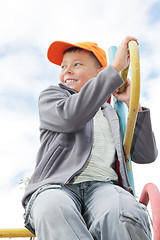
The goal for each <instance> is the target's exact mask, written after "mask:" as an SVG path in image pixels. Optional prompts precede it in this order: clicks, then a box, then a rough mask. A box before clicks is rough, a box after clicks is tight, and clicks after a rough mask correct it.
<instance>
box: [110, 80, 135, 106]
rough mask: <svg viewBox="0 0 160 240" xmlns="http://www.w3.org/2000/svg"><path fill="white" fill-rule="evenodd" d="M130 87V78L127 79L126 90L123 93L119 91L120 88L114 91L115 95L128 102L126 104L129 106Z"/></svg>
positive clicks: (118, 98) (119, 99)
mask: <svg viewBox="0 0 160 240" xmlns="http://www.w3.org/2000/svg"><path fill="white" fill-rule="evenodd" d="M130 87H131V82H130V80H129V79H127V82H126V85H125V90H124V92H122V93H119V88H118V89H117V90H116V91H115V92H114V93H113V96H114V97H115V98H116V99H117V100H118V101H122V102H124V103H126V105H127V106H128V107H129V102H130Z"/></svg>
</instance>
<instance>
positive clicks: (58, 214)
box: [30, 187, 93, 240]
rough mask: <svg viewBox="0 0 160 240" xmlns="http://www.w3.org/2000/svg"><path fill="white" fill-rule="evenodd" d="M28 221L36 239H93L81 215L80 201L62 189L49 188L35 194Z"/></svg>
mask: <svg viewBox="0 0 160 240" xmlns="http://www.w3.org/2000/svg"><path fill="white" fill-rule="evenodd" d="M62 188H63V187H62ZM30 223H31V224H32V227H33V228H34V229H35V232H36V236H37V239H38V240H45V239H47V240H53V239H55V240H61V239H65V240H76V239H78V240H86V239H87V240H93V238H92V236H91V234H90V233H89V231H88V229H87V227H86V224H85V222H84V219H83V217H82V216H81V206H80V203H79V202H78V201H77V200H76V198H75V199H74V200H73V196H72V197H70V196H69V193H66V192H65V191H64V190H62V189H49V190H46V191H44V192H41V193H40V194H39V195H38V196H37V198H36V199H35V201H34V203H33V206H32V208H31V213H30Z"/></svg>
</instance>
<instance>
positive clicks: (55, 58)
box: [47, 41, 107, 67]
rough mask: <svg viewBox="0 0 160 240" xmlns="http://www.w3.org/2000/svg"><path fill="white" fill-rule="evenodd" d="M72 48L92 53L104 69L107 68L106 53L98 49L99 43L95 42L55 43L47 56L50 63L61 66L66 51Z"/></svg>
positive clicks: (50, 47)
mask: <svg viewBox="0 0 160 240" xmlns="http://www.w3.org/2000/svg"><path fill="white" fill-rule="evenodd" d="M72 47H78V48H82V49H84V50H87V51H90V52H92V53H93V54H94V55H95V57H96V58H97V59H98V61H99V62H100V63H101V65H102V67H106V66H107V58H106V53H105V51H104V50H103V49H102V48H100V47H98V45H97V43H93V42H79V43H74V44H71V43H67V42H62V41H55V42H53V43H52V44H51V45H50V46H49V48H48V53H47V56H48V59H49V61H50V62H52V63H54V64H57V65H61V63H62V60H63V53H64V51H65V50H67V49H69V48H72Z"/></svg>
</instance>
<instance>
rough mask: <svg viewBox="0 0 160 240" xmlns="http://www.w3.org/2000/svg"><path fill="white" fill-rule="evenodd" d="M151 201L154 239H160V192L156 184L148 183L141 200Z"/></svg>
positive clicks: (145, 202)
mask: <svg viewBox="0 0 160 240" xmlns="http://www.w3.org/2000/svg"><path fill="white" fill-rule="evenodd" d="M149 201H150V205H151V212H152V221H153V233H154V240H159V239H160V192H159V190H158V188H157V187H156V185H155V184H153V183H147V184H146V185H145V186H144V188H143V191H142V193H141V196H140V199H139V202H141V203H143V204H144V205H146V206H147V205H148V202H149Z"/></svg>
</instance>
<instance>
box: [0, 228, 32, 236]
mask: <svg viewBox="0 0 160 240" xmlns="http://www.w3.org/2000/svg"><path fill="white" fill-rule="evenodd" d="M13 237H17V238H19V237H24V238H26V237H35V235H34V234H32V233H31V232H30V231H29V230H28V229H25V228H17V229H13V228H11V229H9V228H6V229H0V238H13Z"/></svg>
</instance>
